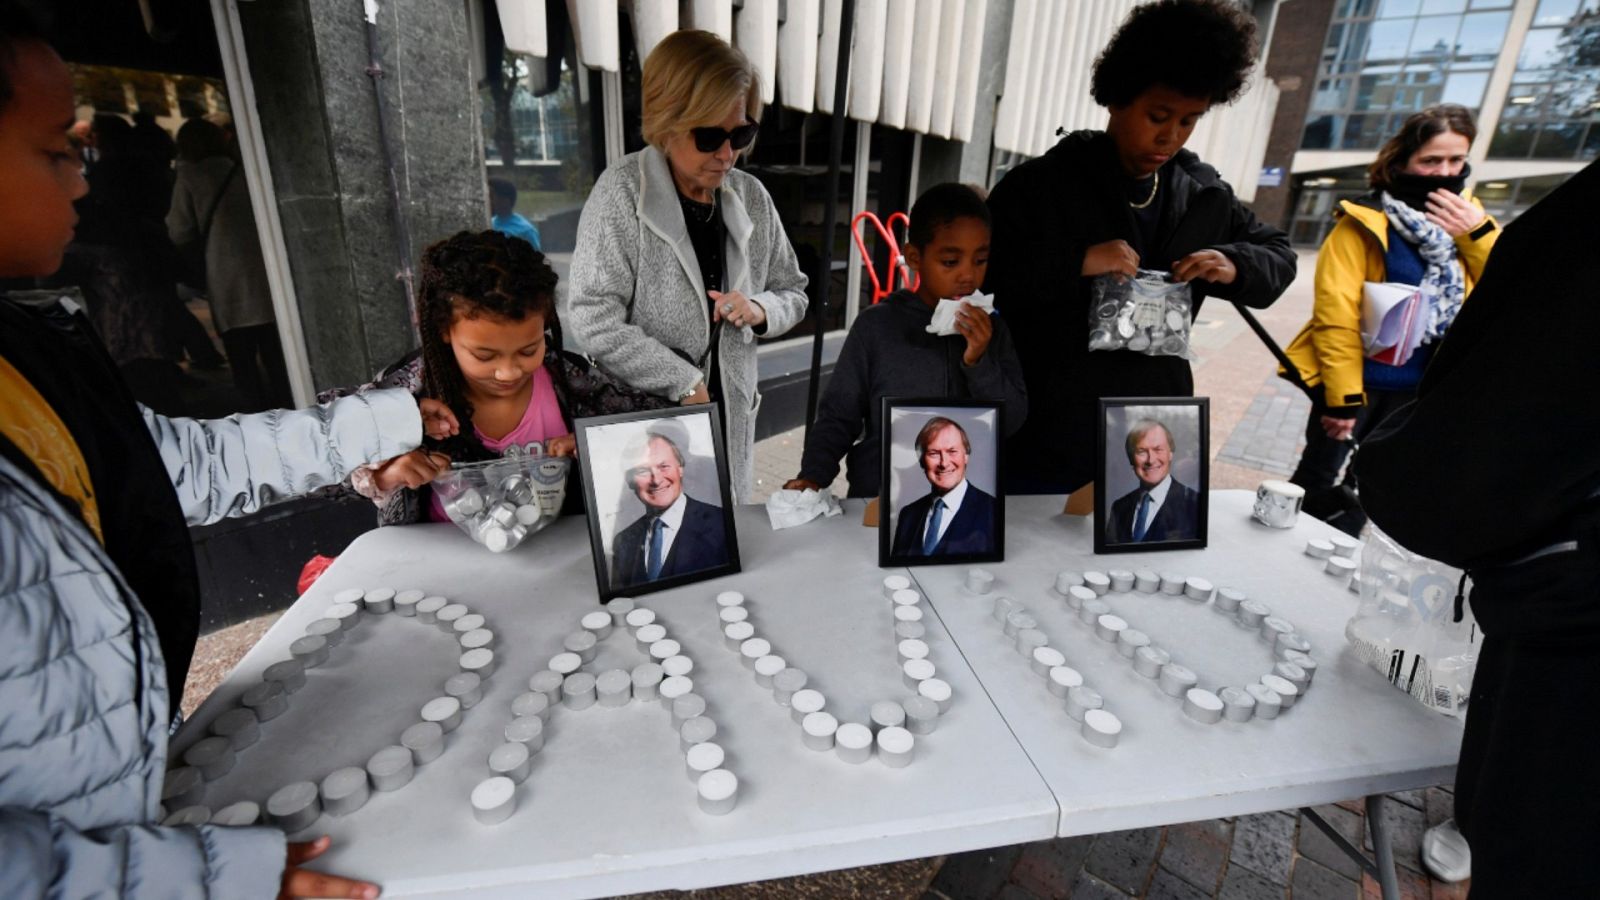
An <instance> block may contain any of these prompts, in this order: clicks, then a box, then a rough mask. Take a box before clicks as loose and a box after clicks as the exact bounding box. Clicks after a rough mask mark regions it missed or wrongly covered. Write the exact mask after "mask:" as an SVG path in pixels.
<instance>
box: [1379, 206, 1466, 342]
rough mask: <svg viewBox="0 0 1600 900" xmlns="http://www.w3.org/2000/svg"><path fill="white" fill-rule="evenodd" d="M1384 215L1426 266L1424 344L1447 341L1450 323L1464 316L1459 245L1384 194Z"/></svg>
mask: <svg viewBox="0 0 1600 900" xmlns="http://www.w3.org/2000/svg"><path fill="white" fill-rule="evenodd" d="M1383 211H1384V213H1385V214H1386V215H1387V216H1388V217H1389V224H1390V225H1392V226H1393V227H1394V230H1395V231H1396V232H1398V233H1399V235H1400V237H1401V238H1402V239H1404V240H1405V241H1406V242H1407V243H1409V244H1411V245H1412V246H1414V247H1416V248H1417V254H1418V255H1419V256H1421V257H1422V261H1423V262H1424V263H1425V264H1427V269H1426V270H1425V271H1424V272H1423V273H1422V284H1421V285H1420V289H1421V291H1422V299H1423V300H1424V301H1426V302H1427V304H1428V331H1427V334H1426V336H1425V337H1424V338H1423V341H1424V343H1430V342H1432V341H1436V340H1438V339H1439V338H1442V337H1444V333H1445V331H1446V330H1447V329H1449V327H1450V323H1451V322H1454V321H1455V320H1456V315H1457V314H1458V313H1460V312H1461V301H1462V300H1464V299H1466V296H1467V286H1466V281H1465V279H1464V278H1463V277H1462V274H1461V264H1460V263H1458V262H1457V261H1456V241H1455V238H1452V237H1451V236H1450V233H1449V232H1448V231H1445V230H1444V229H1443V228H1440V227H1439V226H1438V225H1435V224H1434V223H1432V222H1429V221H1428V219H1427V217H1425V216H1424V215H1423V214H1422V213H1420V212H1418V211H1416V210H1415V209H1413V208H1411V207H1410V206H1407V205H1406V204H1405V203H1403V202H1401V201H1399V200H1396V199H1395V198H1394V197H1392V196H1390V194H1389V192H1388V191H1384V192H1383Z"/></svg>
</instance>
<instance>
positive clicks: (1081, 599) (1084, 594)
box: [1067, 584, 1100, 609]
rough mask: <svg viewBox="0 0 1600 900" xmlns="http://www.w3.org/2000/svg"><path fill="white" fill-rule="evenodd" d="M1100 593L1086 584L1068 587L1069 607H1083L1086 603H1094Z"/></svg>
mask: <svg viewBox="0 0 1600 900" xmlns="http://www.w3.org/2000/svg"><path fill="white" fill-rule="evenodd" d="M1099 596H1100V595H1099V594H1096V593H1095V592H1094V591H1092V590H1090V589H1089V588H1088V586H1086V585H1081V584H1080V585H1078V586H1076V587H1071V588H1068V589H1067V608H1068V609H1083V605H1084V604H1085V603H1093V602H1094V601H1095V599H1096V598H1098V597H1099Z"/></svg>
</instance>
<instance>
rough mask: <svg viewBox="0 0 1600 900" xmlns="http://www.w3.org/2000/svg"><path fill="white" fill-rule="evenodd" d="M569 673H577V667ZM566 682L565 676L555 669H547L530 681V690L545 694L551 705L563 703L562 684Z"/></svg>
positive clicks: (537, 673) (536, 674)
mask: <svg viewBox="0 0 1600 900" xmlns="http://www.w3.org/2000/svg"><path fill="white" fill-rule="evenodd" d="M551 662H555V660H551ZM568 671H569V672H575V671H577V667H576V666H574V667H573V668H572V669H570V670H568ZM564 680H566V675H565V674H563V673H561V672H557V671H556V670H554V669H545V670H544V671H543V672H536V673H534V676H533V677H532V678H529V679H528V690H530V691H533V692H535V693H539V694H543V695H544V696H545V699H546V700H547V701H548V702H550V703H559V702H561V682H562V681H564Z"/></svg>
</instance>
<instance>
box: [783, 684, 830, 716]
mask: <svg viewBox="0 0 1600 900" xmlns="http://www.w3.org/2000/svg"><path fill="white" fill-rule="evenodd" d="M827 702H828V701H827V699H826V698H824V697H823V696H822V693H821V692H820V691H816V690H812V689H811V688H802V689H800V690H798V691H795V692H794V694H793V695H792V696H791V697H790V698H789V718H791V719H793V720H795V722H797V723H803V722H805V720H806V716H809V715H811V714H812V713H814V712H822V707H823V706H825V705H827Z"/></svg>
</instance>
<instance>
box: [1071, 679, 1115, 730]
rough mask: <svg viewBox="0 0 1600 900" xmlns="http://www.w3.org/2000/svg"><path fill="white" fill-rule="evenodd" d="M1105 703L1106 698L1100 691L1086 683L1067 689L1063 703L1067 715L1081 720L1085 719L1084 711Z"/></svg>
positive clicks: (1097, 707)
mask: <svg viewBox="0 0 1600 900" xmlns="http://www.w3.org/2000/svg"><path fill="white" fill-rule="evenodd" d="M1105 705H1106V701H1105V698H1104V697H1101V696H1100V692H1099V691H1097V690H1095V689H1094V688H1092V687H1088V686H1086V685H1079V686H1078V687H1075V688H1072V689H1071V690H1069V691H1067V699H1066V702H1065V703H1064V704H1063V706H1064V707H1065V708H1066V710H1067V715H1068V716H1070V717H1072V718H1073V719H1075V720H1077V721H1079V722H1082V721H1083V714H1084V713H1086V712H1088V711H1089V710H1091V709H1099V708H1100V707H1102V706H1105Z"/></svg>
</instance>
